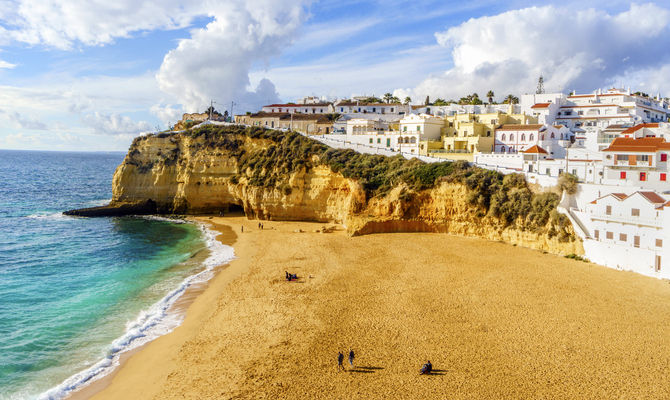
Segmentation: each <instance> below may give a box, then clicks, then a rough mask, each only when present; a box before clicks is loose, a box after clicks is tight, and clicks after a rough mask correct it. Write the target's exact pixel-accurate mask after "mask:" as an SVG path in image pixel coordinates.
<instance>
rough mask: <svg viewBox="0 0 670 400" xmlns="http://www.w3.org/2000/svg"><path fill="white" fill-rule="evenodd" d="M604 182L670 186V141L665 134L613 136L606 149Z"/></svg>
mask: <svg viewBox="0 0 670 400" xmlns="http://www.w3.org/2000/svg"><path fill="white" fill-rule="evenodd" d="M603 153H604V154H605V156H604V158H603V165H604V170H605V176H604V181H603V182H604V183H606V184H614V185H627V186H638V187H641V188H645V189H647V188H649V189H654V190H658V191H661V192H663V191H667V190H670V185H669V184H668V175H669V174H670V165H669V163H668V154H670V143H668V142H666V141H665V139H664V138H662V137H658V138H657V137H644V138H639V139H635V138H627V137H620V138H616V139H614V141H613V142H612V144H610V146H609V147H608V148H606V149H605V150H603Z"/></svg>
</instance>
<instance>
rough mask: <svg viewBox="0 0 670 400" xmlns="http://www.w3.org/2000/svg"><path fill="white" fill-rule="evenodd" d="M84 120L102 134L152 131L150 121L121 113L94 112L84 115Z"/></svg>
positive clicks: (129, 133) (133, 133)
mask: <svg viewBox="0 0 670 400" xmlns="http://www.w3.org/2000/svg"><path fill="white" fill-rule="evenodd" d="M82 122H83V123H84V125H87V126H89V127H91V128H93V131H94V132H95V133H97V134H101V135H137V134H140V133H144V132H148V131H151V125H150V124H149V123H148V122H146V121H140V122H135V121H133V120H132V119H131V118H130V117H128V116H124V115H120V114H105V113H100V112H94V113H91V114H86V115H84V116H83V117H82Z"/></svg>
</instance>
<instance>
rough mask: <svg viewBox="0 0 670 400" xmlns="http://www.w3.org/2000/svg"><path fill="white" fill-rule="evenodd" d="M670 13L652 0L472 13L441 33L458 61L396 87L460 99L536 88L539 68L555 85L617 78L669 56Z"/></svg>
mask: <svg viewBox="0 0 670 400" xmlns="http://www.w3.org/2000/svg"><path fill="white" fill-rule="evenodd" d="M669 20H670V10H668V9H665V8H662V7H659V6H657V5H654V4H644V5H636V4H633V5H631V6H630V9H628V10H627V11H624V12H621V13H619V14H608V13H607V12H605V11H597V10H594V9H587V10H578V9H577V10H576V9H574V7H564V8H561V7H555V6H546V7H531V8H526V9H521V10H514V11H508V12H505V13H502V14H499V15H496V16H491V17H481V18H474V19H470V20H469V21H466V22H464V23H463V24H461V25H459V26H456V27H452V28H450V29H448V30H446V31H444V32H439V33H437V34H436V35H435V36H436V38H437V42H438V44H439V45H440V46H441V47H442V48H443V51H448V52H450V53H451V55H452V58H453V68H451V69H449V70H447V71H445V72H444V73H442V74H438V75H433V76H430V77H428V78H426V79H425V80H424V81H423V82H421V83H420V84H419V85H417V86H416V87H414V88H413V89H405V90H397V91H396V93H397V94H400V95H405V94H410V95H412V97H416V98H423V97H425V96H426V95H431V96H439V97H444V98H456V99H457V98H458V97H460V96H463V95H465V94H468V93H472V92H479V94H480V95H481V94H482V92H486V91H488V90H489V89H493V90H494V91H495V92H496V94H497V95H498V97H502V96H504V95H506V94H507V93H515V94H521V93H520V92H530V91H533V90H534V88H535V85H536V82H537V79H538V77H539V76H540V74H542V75H544V78H545V88H546V89H547V90H550V91H561V90H562V91H567V90H571V89H578V90H592V89H594V88H597V87H602V86H604V85H606V84H612V83H619V82H614V81H615V79H616V78H617V77H622V76H631V75H634V74H635V71H639V70H645V69H647V70H654V69H656V68H660V67H662V66H663V65H665V64H669V63H670V53H668V52H666V51H663V49H665V48H668V46H670V35H669V33H670V28H669V27H670V22H669ZM622 60H625V61H622Z"/></svg>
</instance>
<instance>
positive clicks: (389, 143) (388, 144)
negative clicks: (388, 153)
mask: <svg viewBox="0 0 670 400" xmlns="http://www.w3.org/2000/svg"><path fill="white" fill-rule="evenodd" d="M386 147H391V139H386Z"/></svg>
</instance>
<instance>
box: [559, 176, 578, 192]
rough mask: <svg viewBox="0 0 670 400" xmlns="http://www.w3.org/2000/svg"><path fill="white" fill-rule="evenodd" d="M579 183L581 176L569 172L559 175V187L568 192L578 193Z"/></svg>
mask: <svg viewBox="0 0 670 400" xmlns="http://www.w3.org/2000/svg"><path fill="white" fill-rule="evenodd" d="M578 184H579V178H577V176H575V175H573V174H570V173H568V172H563V173H562V174H561V176H559V177H558V189H559V190H561V191H565V192H566V193H567V194H575V193H577V188H578Z"/></svg>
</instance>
